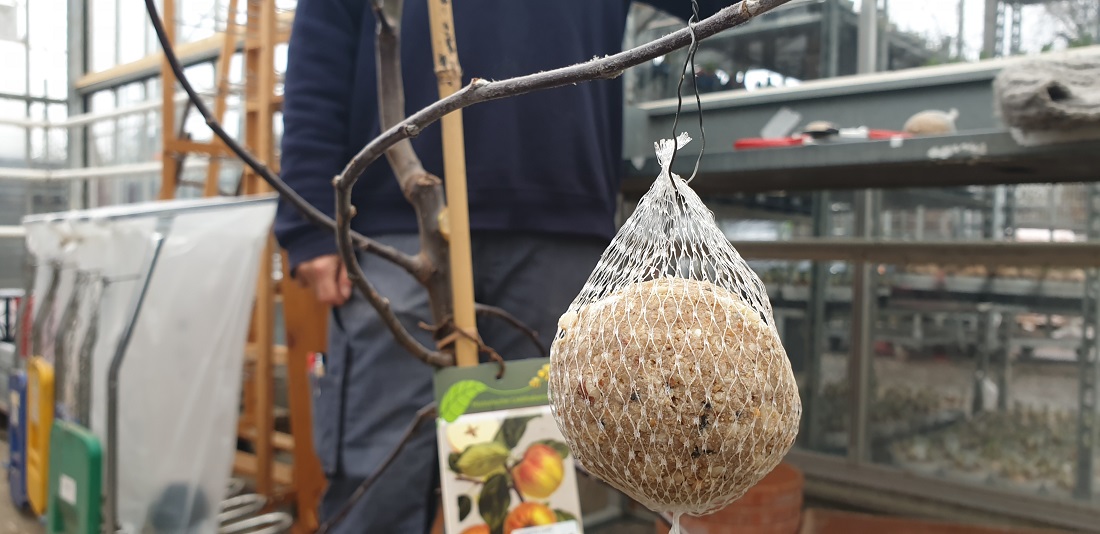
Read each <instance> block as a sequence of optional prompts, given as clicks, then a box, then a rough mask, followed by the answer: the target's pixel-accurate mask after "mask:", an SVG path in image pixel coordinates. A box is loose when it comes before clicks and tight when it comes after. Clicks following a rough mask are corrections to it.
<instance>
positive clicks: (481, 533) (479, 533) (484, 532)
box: [462, 524, 492, 534]
mask: <svg viewBox="0 0 1100 534" xmlns="http://www.w3.org/2000/svg"><path fill="white" fill-rule="evenodd" d="M490 532H492V531H491V530H489V525H484V524H483V525H474V526H472V527H469V528H467V529H466V530H463V531H462V534H489V533H490Z"/></svg>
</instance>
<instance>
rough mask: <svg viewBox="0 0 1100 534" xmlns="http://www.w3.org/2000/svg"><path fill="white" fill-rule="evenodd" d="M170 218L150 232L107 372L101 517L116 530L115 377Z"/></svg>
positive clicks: (162, 219)
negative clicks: (146, 255) (149, 243)
mask: <svg viewBox="0 0 1100 534" xmlns="http://www.w3.org/2000/svg"><path fill="white" fill-rule="evenodd" d="M173 220H174V217H172V216H164V217H161V218H160V219H158V220H157V226H156V229H155V230H154V231H153V235H152V242H153V250H152V252H151V254H150V257H149V259H148V261H147V264H146V266H145V280H144V281H143V282H142V284H141V288H140V290H139V291H138V294H137V295H136V297H135V298H134V301H133V303H132V304H131V308H130V315H129V317H130V318H129V321H128V322H127V324H126V328H125V329H123V331H122V335H121V336H120V337H119V341H118V346H117V347H116V348H115V354H114V357H113V358H112V359H111V366H110V369H109V370H108V372H107V476H106V489H107V493H106V496H105V497H106V499H105V500H106V503H105V504H106V511H105V512H106V513H105V514H104V515H105V517H104V519H105V522H106V524H107V528H108V532H117V531H118V527H119V526H120V525H119V524H118V447H119V441H118V377H119V374H120V371H121V370H122V362H123V359H124V358H125V356H126V349H127V348H129V346H130V340H131V339H132V338H133V335H134V329H135V326H136V325H137V321H138V316H139V315H140V314H141V307H142V305H143V304H144V303H145V296H146V294H147V293H148V292H149V284H150V282H151V281H152V279H153V271H154V270H155V269H156V266H157V260H159V259H160V253H161V251H162V250H163V249H164V241H165V239H166V238H167V237H168V232H169V231H170V230H171V228H172V222H173Z"/></svg>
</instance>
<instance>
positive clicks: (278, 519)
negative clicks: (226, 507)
mask: <svg viewBox="0 0 1100 534" xmlns="http://www.w3.org/2000/svg"><path fill="white" fill-rule="evenodd" d="M292 524H294V519H293V518H291V517H290V515H289V514H286V513H284V512H272V513H270V514H264V515H261V516H258V517H253V518H251V519H246V520H244V521H241V522H239V523H233V524H232V525H228V526H225V527H222V528H220V529H218V534H244V533H246V532H247V533H248V534H281V533H283V532H286V531H287V529H289V528H290V526H291V525H292Z"/></svg>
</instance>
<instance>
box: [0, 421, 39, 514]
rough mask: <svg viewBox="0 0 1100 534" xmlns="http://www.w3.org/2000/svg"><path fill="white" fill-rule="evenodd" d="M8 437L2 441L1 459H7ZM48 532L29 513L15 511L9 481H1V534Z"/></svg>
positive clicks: (0, 445)
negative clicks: (9, 490)
mask: <svg viewBox="0 0 1100 534" xmlns="http://www.w3.org/2000/svg"><path fill="white" fill-rule="evenodd" d="M7 457H8V442H7V436H4V439H3V441H0V458H4V459H7ZM44 532H46V529H45V527H44V526H43V525H42V523H41V522H40V521H38V519H36V518H35V517H33V516H32V515H30V514H29V513H23V512H20V511H18V510H16V509H15V506H14V505H13V504H12V502H11V494H10V493H9V492H8V481H7V478H6V477H5V478H4V480H3V481H0V534H40V533H44Z"/></svg>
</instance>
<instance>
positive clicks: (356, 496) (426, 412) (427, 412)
mask: <svg viewBox="0 0 1100 534" xmlns="http://www.w3.org/2000/svg"><path fill="white" fill-rule="evenodd" d="M435 416H436V408H435V403H434V402H433V403H431V404H429V405H427V406H425V407H423V408H421V409H420V410H418V411H417V412H416V417H414V418H413V420H412V422H411V423H409V426H408V427H406V428H405V433H404V434H403V435H402V436H401V440H400V441H398V442H397V446H396V447H394V449H393V450H392V451H390V454H389V456H386V459H385V460H382V464H381V465H379V466H378V469H376V470H375V471H374V472H373V473H371V475H370V476H369V477H367V479H366V480H364V481H363V483H362V484H359V487H358V488H355V493H352V494H351V497H349V498H348V500H347V502H345V503H344V505H343V506H342V507H340V511H339V512H337V513H336V515H334V516H332V519H329V520H328V521H325V522H324V524H322V525H321V526H320V528H318V529H317V534H326V533H327V532H329V531H330V530H332V529H333V527H335V526H336V525H338V524H339V523H340V522H341V521H343V520H344V518H346V517H347V516H348V514H349V513H350V512H351V510H352V508H355V505H356V503H358V502H359V501H360V500H361V499H362V498H363V496H364V495H366V494H367V490H369V489H370V487H371V485H373V484H374V483H375V481H377V480H378V477H380V476H381V475H382V472H383V471H385V470H386V468H387V467H389V466H390V464H392V463H393V461H394V460H396V459H397V456H398V455H399V454H401V451H402V450H404V448H405V445H407V444H408V443H409V440H410V439H412V437H413V434H416V429H417V428H420V425H422V424H423V423H424V422H425V421H428V420H431V419H432V418H434V417H435Z"/></svg>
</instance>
